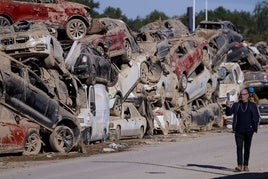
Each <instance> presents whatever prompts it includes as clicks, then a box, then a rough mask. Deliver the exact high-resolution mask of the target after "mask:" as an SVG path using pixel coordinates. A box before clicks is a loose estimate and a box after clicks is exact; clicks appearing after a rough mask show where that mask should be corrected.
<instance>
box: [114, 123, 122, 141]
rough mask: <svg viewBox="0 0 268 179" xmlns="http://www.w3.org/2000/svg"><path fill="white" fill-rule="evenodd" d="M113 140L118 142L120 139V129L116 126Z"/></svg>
mask: <svg viewBox="0 0 268 179" xmlns="http://www.w3.org/2000/svg"><path fill="white" fill-rule="evenodd" d="M115 139H116V140H120V139H121V127H120V126H117V127H116V129H115Z"/></svg>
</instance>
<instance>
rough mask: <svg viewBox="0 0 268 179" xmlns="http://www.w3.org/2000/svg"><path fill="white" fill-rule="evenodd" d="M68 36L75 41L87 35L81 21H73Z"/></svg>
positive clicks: (69, 26)
mask: <svg viewBox="0 0 268 179" xmlns="http://www.w3.org/2000/svg"><path fill="white" fill-rule="evenodd" d="M67 31H68V35H69V36H70V38H72V39H73V40H77V39H80V38H82V37H84V36H85V35H86V26H85V24H84V23H83V22H82V21H81V20H77V19H76V20H73V21H71V22H70V23H69V25H68V29H67Z"/></svg>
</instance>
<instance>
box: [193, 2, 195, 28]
mask: <svg viewBox="0 0 268 179" xmlns="http://www.w3.org/2000/svg"><path fill="white" fill-rule="evenodd" d="M194 31H195V0H193V32H194Z"/></svg>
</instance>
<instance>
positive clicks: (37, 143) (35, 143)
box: [23, 131, 42, 155]
mask: <svg viewBox="0 0 268 179" xmlns="http://www.w3.org/2000/svg"><path fill="white" fill-rule="evenodd" d="M41 148H42V141H41V138H40V135H39V134H38V133H37V132H36V131H34V132H31V133H30V134H29V135H27V137H26V140H25V144H24V152H23V155H37V154H39V152H40V151H41Z"/></svg>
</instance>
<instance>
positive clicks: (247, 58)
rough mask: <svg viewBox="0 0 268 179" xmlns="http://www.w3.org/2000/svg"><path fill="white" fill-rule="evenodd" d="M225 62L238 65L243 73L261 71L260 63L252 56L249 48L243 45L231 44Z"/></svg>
mask: <svg viewBox="0 0 268 179" xmlns="http://www.w3.org/2000/svg"><path fill="white" fill-rule="evenodd" d="M227 62H236V63H238V64H239V65H240V67H241V69H242V70H243V71H244V70H250V71H260V70H263V68H262V66H261V64H260V62H259V61H258V60H257V59H256V57H255V56H254V54H253V52H252V50H250V48H249V47H248V46H247V45H246V44H244V43H238V42H232V43H231V44H230V45H229V48H228V52H227Z"/></svg>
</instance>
